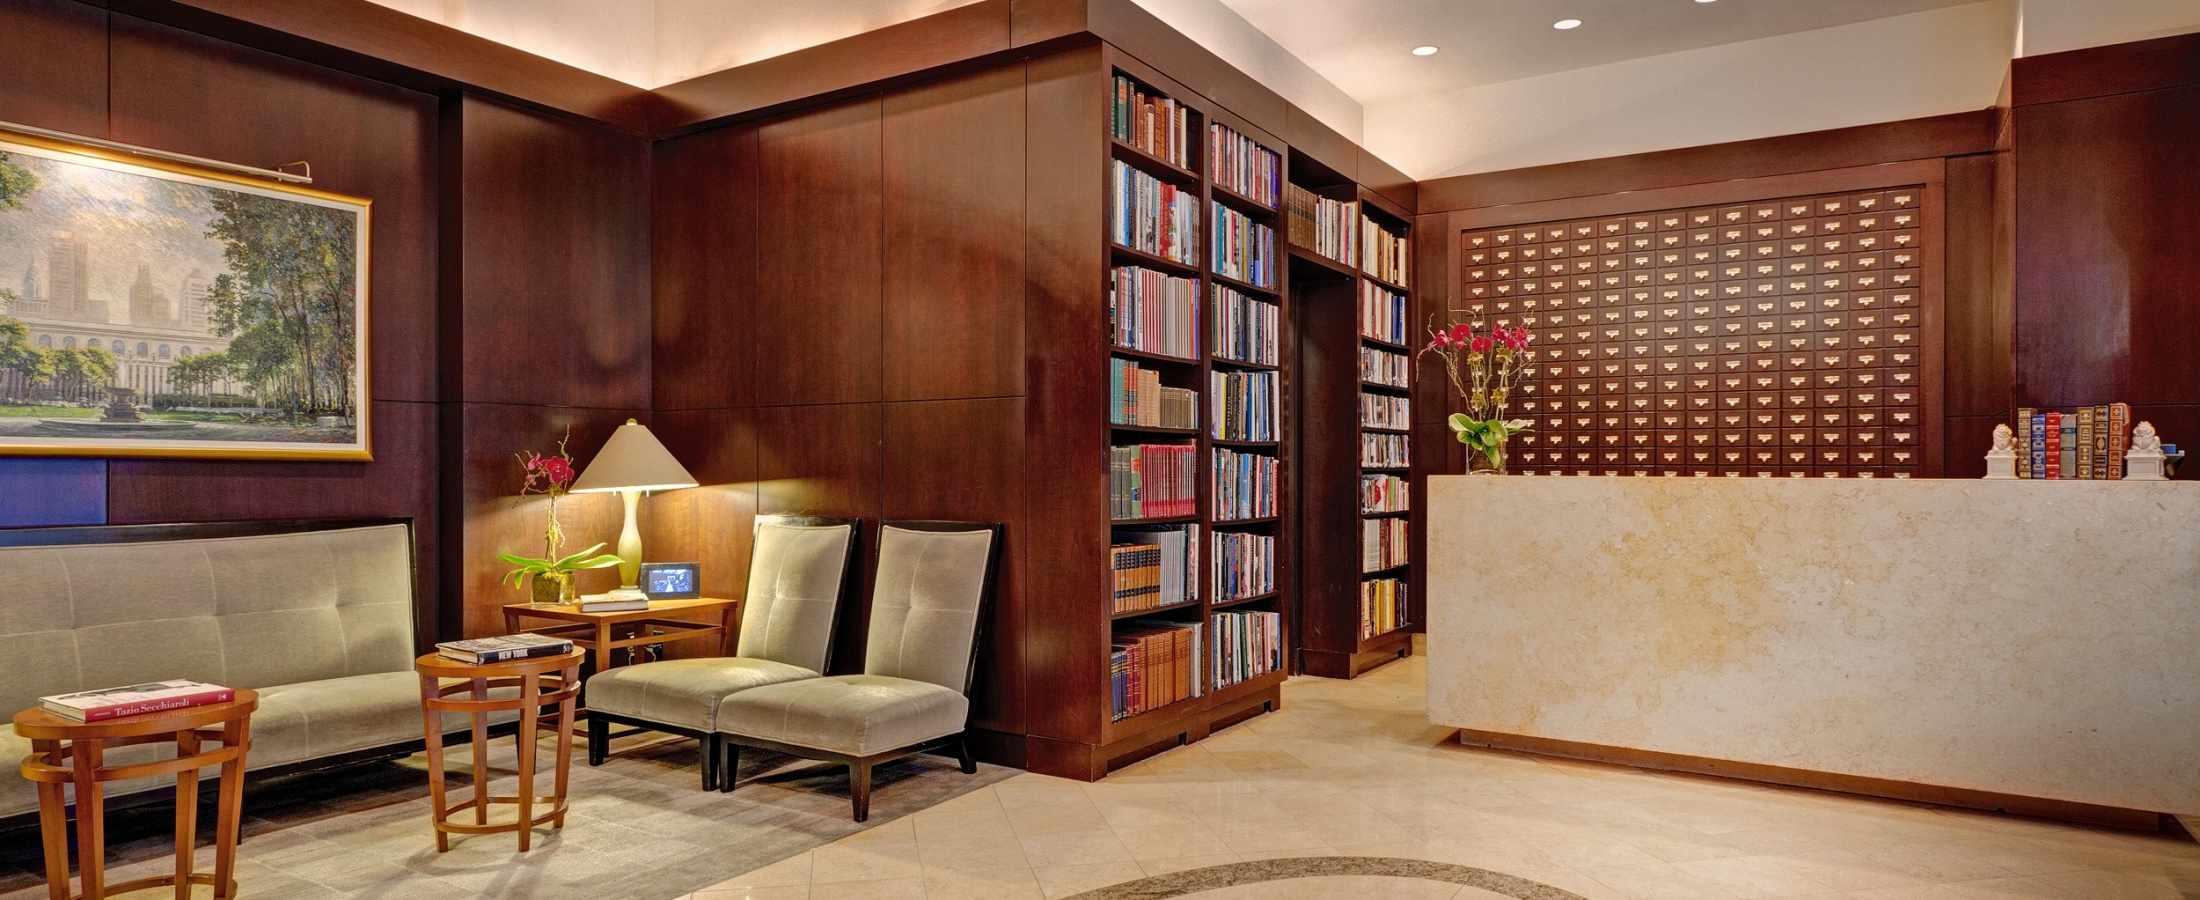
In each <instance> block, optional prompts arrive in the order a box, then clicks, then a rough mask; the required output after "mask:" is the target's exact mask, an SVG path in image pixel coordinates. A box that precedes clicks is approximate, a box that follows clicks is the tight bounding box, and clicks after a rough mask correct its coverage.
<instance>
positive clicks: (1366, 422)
mask: <svg viewBox="0 0 2200 900" xmlns="http://www.w3.org/2000/svg"><path fill="white" fill-rule="evenodd" d="M1360 427H1361V428H1387V429H1391V430H1394V431H1403V430H1406V429H1409V428H1412V427H1413V404H1412V401H1410V400H1408V399H1407V398H1405V397H1397V396H1392V395H1390V394H1370V393H1366V392H1362V393H1361V394H1360Z"/></svg>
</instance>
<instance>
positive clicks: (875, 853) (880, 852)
mask: <svg viewBox="0 0 2200 900" xmlns="http://www.w3.org/2000/svg"><path fill="white" fill-rule="evenodd" d="M810 858H811V863H810V864H811V872H810V883H811V884H813V885H820V884H828V883H835V882H843V881H892V880H896V879H916V878H918V877H919V876H922V875H923V874H924V866H923V864H922V862H920V861H919V858H918V854H917V842H916V841H915V839H913V838H912V839H911V840H910V841H909V842H908V843H905V844H904V843H898V842H885V843H881V844H880V845H878V846H840V845H837V844H828V845H826V846H823V847H819V848H817V849H816V850H812V851H810Z"/></svg>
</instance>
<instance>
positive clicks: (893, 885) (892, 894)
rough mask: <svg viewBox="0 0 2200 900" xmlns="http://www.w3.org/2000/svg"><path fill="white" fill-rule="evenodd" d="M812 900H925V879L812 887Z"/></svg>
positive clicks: (843, 883)
mask: <svg viewBox="0 0 2200 900" xmlns="http://www.w3.org/2000/svg"><path fill="white" fill-rule="evenodd" d="M810 900H925V891H924V879H922V878H891V879H885V880H880V881H837V882H833V883H831V884H815V885H811V886H810Z"/></svg>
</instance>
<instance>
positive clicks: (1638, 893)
mask: <svg viewBox="0 0 2200 900" xmlns="http://www.w3.org/2000/svg"><path fill="white" fill-rule="evenodd" d="M1583 874H1585V875H1587V876H1589V877H1591V878H1594V879H1596V880H1597V881H1599V882H1602V883H1604V884H1607V885H1610V886H1611V888H1612V889H1613V890H1614V891H1617V892H1619V894H1620V896H1622V897H1627V898H1631V900H1738V898H1740V896H1741V895H1739V894H1736V893H1734V892H1733V891H1731V890H1729V889H1728V888H1727V887H1726V886H1724V885H1721V884H1719V883H1718V882H1715V881H1712V880H1710V879H1707V878H1703V877H1701V876H1697V875H1691V874H1689V873H1687V872H1683V871H1681V870H1680V869H1678V868H1676V867H1674V866H1673V865H1672V864H1671V863H1658V864H1656V865H1649V866H1622V867H1619V868H1612V869H1591V870H1589V871H1587V872H1584V873H1583Z"/></svg>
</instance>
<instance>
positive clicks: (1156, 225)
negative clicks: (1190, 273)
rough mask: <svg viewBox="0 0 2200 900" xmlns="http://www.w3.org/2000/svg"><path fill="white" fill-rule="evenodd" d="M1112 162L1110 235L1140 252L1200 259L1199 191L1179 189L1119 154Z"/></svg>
mask: <svg viewBox="0 0 2200 900" xmlns="http://www.w3.org/2000/svg"><path fill="white" fill-rule="evenodd" d="M1111 168H1112V169H1113V170H1114V172H1115V177H1114V179H1113V180H1112V181H1111V182H1110V186H1111V188H1112V189H1113V191H1112V193H1111V195H1110V197H1109V201H1110V203H1109V207H1110V213H1111V214H1110V215H1109V217H1108V225H1109V228H1110V230H1109V233H1108V236H1109V238H1110V239H1111V240H1113V241H1115V243H1116V244H1117V245H1119V246H1123V247H1128V248H1130V249H1132V250H1136V251H1138V252H1140V253H1149V254H1152V255H1154V256H1159V257H1161V258H1163V259H1167V260H1169V261H1171V262H1176V263H1181V264H1183V265H1187V266H1196V265H1199V242H1198V237H1199V192H1198V191H1187V190H1181V189H1179V188H1177V186H1176V185H1173V184H1168V183H1166V182H1163V181H1162V180H1161V179H1159V178H1155V177H1153V176H1152V175H1148V174H1146V173H1145V172H1143V171H1140V170H1139V169H1138V168H1137V167H1135V166H1132V165H1131V164H1129V163H1126V162H1123V161H1121V160H1116V161H1115V162H1114V163H1113V165H1112V166H1111Z"/></svg>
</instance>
